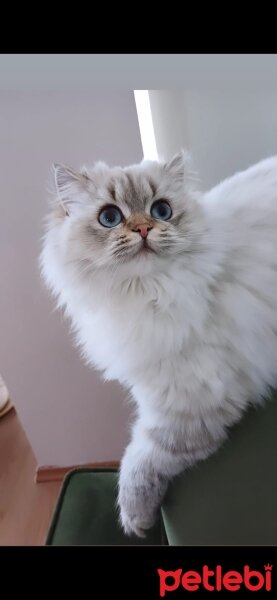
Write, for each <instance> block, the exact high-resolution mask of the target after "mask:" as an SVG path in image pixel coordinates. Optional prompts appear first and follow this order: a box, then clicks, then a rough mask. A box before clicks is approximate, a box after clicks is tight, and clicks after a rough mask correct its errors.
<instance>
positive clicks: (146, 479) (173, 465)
mask: <svg viewBox="0 0 277 600" xmlns="http://www.w3.org/2000/svg"><path fill="white" fill-rule="evenodd" d="M209 425H211V427H209ZM225 437H226V432H225V428H224V427H223V426H222V423H220V422H218V424H217V425H216V414H215V415H214V418H213V419H211V420H210V419H209V421H206V422H205V421H204V420H203V419H200V418H196V419H195V418H192V417H189V416H187V418H185V417H184V418H181V417H180V418H179V419H176V421H175V422H171V423H168V424H167V426H166V427H146V426H144V425H143V423H142V422H141V421H140V420H139V421H137V423H136V424H135V427H134V430H133V438H132V441H131V443H130V444H129V446H128V447H127V449H126V451H125V454H124V457H123V460H122V463H121V470H120V477H119V495H118V504H119V509H120V521H121V525H122V527H123V529H124V531H125V533H127V534H130V533H136V535H138V536H140V537H144V535H145V533H144V532H145V530H147V529H149V528H150V527H152V525H154V523H155V521H156V518H157V516H158V511H159V508H160V506H161V503H162V501H163V498H164V495H165V493H166V490H167V487H168V483H169V481H170V480H171V479H172V478H173V477H174V476H175V475H177V474H178V473H180V472H181V471H183V470H184V469H186V468H187V467H189V466H191V465H193V464H194V463H196V462H197V461H199V460H203V459H205V458H206V457H207V456H209V455H210V454H212V453H213V452H214V451H215V450H216V449H217V448H218V446H219V445H220V444H221V442H222V441H223V439H225Z"/></svg>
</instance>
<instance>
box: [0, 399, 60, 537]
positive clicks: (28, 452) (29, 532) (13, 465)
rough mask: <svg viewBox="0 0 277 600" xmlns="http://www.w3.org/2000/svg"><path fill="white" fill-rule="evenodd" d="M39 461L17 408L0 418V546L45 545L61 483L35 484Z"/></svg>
mask: <svg viewBox="0 0 277 600" xmlns="http://www.w3.org/2000/svg"><path fill="white" fill-rule="evenodd" d="M35 470H36V460H35V456H34V454H33V451H32V448H31V447H30V444H29V442H28V440H27V438H26V435H25V432H24V431H23V429H22V426H21V424H20V421H19V418H18V416H17V414H16V412H15V410H14V409H12V410H11V411H10V412H9V413H8V414H6V415H5V416H4V417H2V418H1V419H0V546H3V545H8V546H40V545H43V544H44V541H45V536H46V532H47V530H48V526H49V521H50V518H51V515H52V512H53V508H54V505H55V502H56V499H57V496H58V493H59V489H60V485H61V484H60V482H56V481H54V482H47V483H39V484H36V483H34V476H35Z"/></svg>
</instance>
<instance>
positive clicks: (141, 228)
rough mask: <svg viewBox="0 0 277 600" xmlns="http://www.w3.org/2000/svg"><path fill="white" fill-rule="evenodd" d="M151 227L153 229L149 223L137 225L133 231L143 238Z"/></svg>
mask: <svg viewBox="0 0 277 600" xmlns="http://www.w3.org/2000/svg"><path fill="white" fill-rule="evenodd" d="M151 229H153V227H150V226H149V225H137V227H136V229H134V230H133V231H137V232H138V233H139V234H140V235H141V237H142V238H143V239H146V238H147V236H148V233H149V231H151Z"/></svg>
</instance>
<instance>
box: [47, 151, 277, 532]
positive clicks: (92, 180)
mask: <svg viewBox="0 0 277 600" xmlns="http://www.w3.org/2000/svg"><path fill="white" fill-rule="evenodd" d="M53 170H54V180H55V186H56V187H55V189H56V192H55V195H54V198H53V199H52V206H51V210H50V214H49V215H48V217H47V226H46V233H45V236H44V240H43V248H42V252H41V256H40V264H41V273H42V277H43V279H44V281H45V283H46V285H47V286H48V288H49V289H50V290H51V292H52V293H53V295H54V296H55V297H56V298H57V305H58V306H59V307H63V308H64V309H65V314H66V315H67V316H68V317H69V318H70V320H71V323H72V328H73V331H74V332H75V338H76V342H77V344H78V346H79V347H80V349H81V353H82V356H83V358H84V359H85V360H86V361H87V363H89V364H90V365H92V366H93V367H94V368H96V369H98V370H100V371H101V372H102V373H103V375H104V377H105V379H106V380H113V379H116V380H118V381H119V382H120V383H121V384H122V385H123V386H125V387H126V388H128V390H130V392H131V395H132V397H133V399H134V402H135V406H136V410H137V415H136V420H135V422H134V425H133V430H132V438H131V441H130V444H129V445H128V446H127V448H126V450H125V453H124V455H123V459H122V462H121V467H120V473H119V492H118V509H119V519H120V523H121V526H122V527H123V529H124V531H125V532H126V534H131V533H135V534H136V535H137V536H142V537H143V536H144V535H145V532H146V530H147V529H149V528H150V527H152V525H153V524H154V523H155V520H156V517H157V514H158V512H159V508H160V506H161V503H162V500H163V498H164V495H165V493H166V490H167V487H168V483H169V481H170V480H171V479H172V478H173V477H174V476H175V475H177V474H178V473H180V472H182V471H184V470H185V469H187V468H189V467H191V466H192V465H194V464H195V463H196V462H197V461H199V460H203V459H205V458H206V457H208V456H209V455H211V454H212V453H213V452H215V451H216V450H217V449H218V448H219V446H220V445H221V444H222V443H223V442H224V440H225V439H226V436H227V434H228V431H229V428H230V426H232V425H234V424H235V423H237V422H238V421H239V420H240V419H241V417H242V415H243V413H244V412H245V410H246V409H247V407H248V406H249V405H250V404H259V403H262V402H263V398H264V397H265V396H266V395H267V394H268V390H269V389H270V387H274V386H276V378H277V377H276V376H277V157H272V158H268V159H265V160H263V161H261V162H259V163H258V164H256V165H254V166H250V167H249V168H247V169H246V170H245V171H243V172H239V173H237V174H235V175H234V176H232V177H230V178H228V179H226V180H225V181H223V182H221V183H219V184H218V185H217V186H216V187H214V188H213V189H212V190H211V191H208V192H206V193H203V192H201V190H200V188H199V184H198V179H197V176H196V175H195V173H194V171H193V169H192V163H191V158H190V155H189V154H188V153H187V152H186V151H181V152H179V153H178V154H176V155H175V156H174V157H173V158H172V159H171V160H169V161H147V160H143V161H142V162H141V163H140V164H137V165H132V166H128V167H124V168H121V167H114V168H109V167H108V166H107V165H106V164H105V163H103V162H98V163H95V164H94V165H93V166H92V167H83V168H82V169H81V170H80V171H74V170H72V169H71V168H69V167H66V166H63V165H54V167H53Z"/></svg>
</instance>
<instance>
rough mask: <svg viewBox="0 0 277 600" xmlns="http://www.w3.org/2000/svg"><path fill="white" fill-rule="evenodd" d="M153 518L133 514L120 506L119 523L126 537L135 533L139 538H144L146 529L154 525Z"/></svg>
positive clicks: (151, 516)
mask: <svg viewBox="0 0 277 600" xmlns="http://www.w3.org/2000/svg"><path fill="white" fill-rule="evenodd" d="M155 521H156V519H155V517H154V516H153V515H147V514H135V513H133V512H132V511H128V509H127V510H126V509H125V508H124V507H122V506H120V523H121V526H122V527H123V530H124V532H125V533H126V535H131V534H132V533H135V534H136V535H137V536H138V537H140V538H145V537H146V531H147V529H150V528H151V527H153V525H154V524H155Z"/></svg>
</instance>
